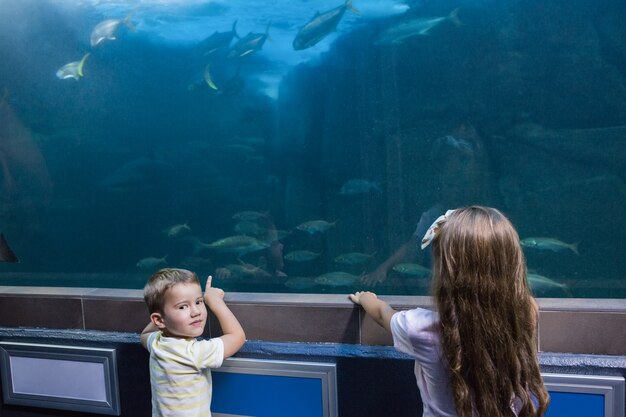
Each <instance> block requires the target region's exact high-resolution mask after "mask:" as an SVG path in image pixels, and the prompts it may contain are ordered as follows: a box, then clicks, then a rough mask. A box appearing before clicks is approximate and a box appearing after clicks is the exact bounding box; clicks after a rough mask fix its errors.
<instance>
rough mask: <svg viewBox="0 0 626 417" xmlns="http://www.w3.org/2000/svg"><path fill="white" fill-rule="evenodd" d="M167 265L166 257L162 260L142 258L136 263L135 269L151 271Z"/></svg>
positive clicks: (151, 257)
mask: <svg viewBox="0 0 626 417" xmlns="http://www.w3.org/2000/svg"><path fill="white" fill-rule="evenodd" d="M166 264H167V255H165V256H164V257H162V258H155V257H153V256H150V257H148V258H143V259H141V260H139V261H138V262H137V268H139V269H142V270H151V269H157V268H160V267H162V266H165V265H166Z"/></svg>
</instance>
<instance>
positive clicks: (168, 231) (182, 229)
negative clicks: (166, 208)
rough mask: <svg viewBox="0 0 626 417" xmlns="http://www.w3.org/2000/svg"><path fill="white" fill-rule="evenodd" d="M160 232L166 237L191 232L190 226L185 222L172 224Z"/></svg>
mask: <svg viewBox="0 0 626 417" xmlns="http://www.w3.org/2000/svg"><path fill="white" fill-rule="evenodd" d="M162 232H163V233H164V234H165V235H166V236H167V237H180V236H183V235H186V234H188V233H189V232H191V227H189V225H188V224H187V223H184V224H175V225H173V226H169V227H166V228H165V229H163V230H162Z"/></svg>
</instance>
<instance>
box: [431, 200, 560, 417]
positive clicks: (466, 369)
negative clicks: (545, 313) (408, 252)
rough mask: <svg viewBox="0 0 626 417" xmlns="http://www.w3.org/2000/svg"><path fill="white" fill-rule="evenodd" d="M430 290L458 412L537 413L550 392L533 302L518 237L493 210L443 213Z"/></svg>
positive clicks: (524, 416) (464, 415)
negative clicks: (515, 403) (515, 405)
mask: <svg viewBox="0 0 626 417" xmlns="http://www.w3.org/2000/svg"><path fill="white" fill-rule="evenodd" d="M433 269H434V280H433V286H434V288H433V293H434V297H435V301H436V304H437V308H438V311H439V317H440V321H441V341H442V342H441V343H442V349H443V353H444V357H445V359H446V360H447V363H448V366H449V368H450V377H451V384H452V392H453V394H454V403H455V406H456V410H457V414H458V415H459V417H472V416H474V415H476V414H478V415H479V416H481V417H504V416H514V415H515V414H514V413H513V411H512V409H511V404H512V400H513V398H514V397H517V398H518V399H519V400H521V403H522V406H521V411H520V412H519V416H520V417H541V416H543V414H544V413H545V411H546V409H547V407H548V403H549V397H548V393H547V391H546V389H545V387H544V385H543V381H542V378H541V375H540V371H539V363H538V359H537V338H536V333H537V332H536V331H537V317H538V311H537V305H536V303H535V301H534V299H533V297H532V295H531V293H530V289H529V288H528V284H527V282H526V263H525V261H524V254H523V252H522V249H521V247H520V244H519V236H518V234H517V232H516V231H515V228H514V227H513V225H512V224H511V223H510V222H509V220H508V219H507V218H506V217H505V216H504V215H503V214H502V213H500V212H499V211H498V210H496V209H493V208H487V207H480V206H472V207H467V208H463V209H458V210H456V211H455V212H453V213H451V214H450V215H449V216H448V219H447V220H446V222H445V223H444V224H443V225H442V226H441V230H440V231H439V234H438V235H437V237H436V238H435V239H434V241H433ZM533 397H534V398H533Z"/></svg>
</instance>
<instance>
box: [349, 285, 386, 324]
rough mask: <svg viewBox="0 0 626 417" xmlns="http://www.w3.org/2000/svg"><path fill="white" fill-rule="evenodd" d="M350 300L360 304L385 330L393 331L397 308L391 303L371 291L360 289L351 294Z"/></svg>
mask: <svg viewBox="0 0 626 417" xmlns="http://www.w3.org/2000/svg"><path fill="white" fill-rule="evenodd" d="M349 297H350V300H352V302H353V303H354V304H359V305H360V306H361V307H363V309H364V310H365V312H366V313H367V314H369V315H370V316H371V317H372V318H373V319H374V321H375V322H376V323H378V324H379V325H381V326H382V327H383V328H384V329H385V330H387V331H388V332H389V333H391V317H392V316H393V315H394V314H395V313H396V310H394V309H393V308H391V307H390V306H389V304H387V303H386V302H384V301H383V300H379V299H378V296H377V295H376V294H374V293H373V292H370V291H358V292H355V293H354V294H350V295H349Z"/></svg>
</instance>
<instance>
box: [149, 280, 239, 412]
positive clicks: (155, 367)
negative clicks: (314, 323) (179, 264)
mask: <svg viewBox="0 0 626 417" xmlns="http://www.w3.org/2000/svg"><path fill="white" fill-rule="evenodd" d="M144 299H145V301H146V304H147V305H148V310H149V312H150V323H149V324H148V325H147V326H146V328H145V329H144V330H143V332H142V333H141V344H142V345H143V346H144V347H145V348H146V349H148V351H149V352H150V384H151V386H152V416H153V417H156V416H198V417H199V416H202V417H207V416H211V411H210V407H211V394H212V383H211V372H210V370H209V368H218V367H220V366H221V365H222V362H223V360H224V359H226V358H228V357H230V356H232V355H234V354H235V353H236V352H237V351H238V350H239V349H240V348H241V346H242V345H243V344H244V342H245V339H246V336H245V334H244V331H243V329H242V328H241V325H240V324H239V322H238V321H237V318H236V317H235V316H234V315H233V313H232V312H231V311H230V310H229V309H228V307H227V306H226V304H225V303H224V291H222V290H221V289H219V288H213V287H211V276H209V277H208V279H207V282H206V289H205V292H204V295H203V294H202V288H201V287H200V282H199V281H198V277H197V275H196V274H195V273H193V272H191V271H188V270H186V269H175V268H166V269H161V270H159V271H157V272H156V273H155V274H154V275H152V277H151V278H150V280H149V281H148V283H147V284H146V286H145V288H144ZM205 303H206V305H205ZM206 306H208V307H209V309H210V310H211V312H212V313H213V314H214V315H215V317H216V318H217V320H218V321H219V323H220V326H221V327H222V331H223V332H224V335H223V336H221V337H218V338H212V339H209V340H196V338H197V337H198V336H201V335H202V333H203V332H204V326H205V324H206V321H207V316H208V313H207V308H206Z"/></svg>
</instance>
